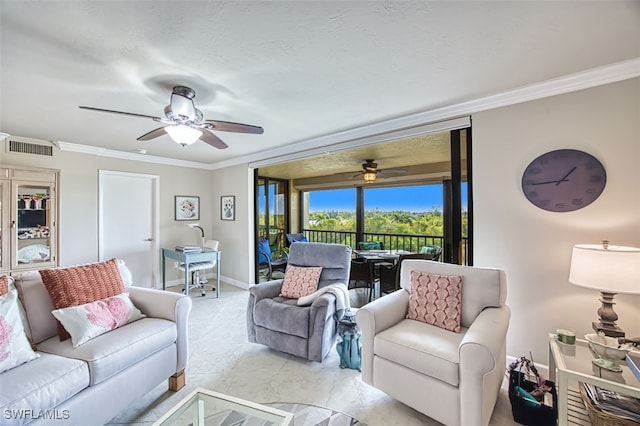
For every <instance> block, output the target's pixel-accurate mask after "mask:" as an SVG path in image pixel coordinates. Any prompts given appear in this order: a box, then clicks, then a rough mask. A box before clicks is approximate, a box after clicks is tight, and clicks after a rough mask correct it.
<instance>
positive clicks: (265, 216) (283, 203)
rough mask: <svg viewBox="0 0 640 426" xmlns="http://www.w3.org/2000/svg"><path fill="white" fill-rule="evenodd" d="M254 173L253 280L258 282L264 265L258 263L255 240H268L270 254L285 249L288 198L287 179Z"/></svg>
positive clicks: (287, 228) (287, 225)
mask: <svg viewBox="0 0 640 426" xmlns="http://www.w3.org/2000/svg"><path fill="white" fill-rule="evenodd" d="M255 173H256V175H255V188H256V191H255V197H256V199H255V214H256V218H255V223H256V230H255V238H256V256H255V259H256V268H255V271H256V273H255V282H256V283H259V282H260V281H264V279H261V275H260V271H261V268H262V266H264V265H261V264H260V260H261V256H259V255H258V252H257V251H258V250H257V247H258V244H257V242H258V240H259V239H260V238H264V239H266V240H268V242H269V248H270V250H271V252H272V254H273V253H276V252H279V251H282V250H284V249H285V246H286V238H285V235H286V234H287V233H288V232H289V205H290V199H289V185H288V184H289V183H288V181H287V180H285V179H274V178H269V177H264V176H258V170H256V171H255ZM262 270H264V268H262ZM263 278H264V277H263Z"/></svg>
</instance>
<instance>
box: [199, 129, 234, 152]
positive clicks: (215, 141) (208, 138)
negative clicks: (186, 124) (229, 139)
mask: <svg viewBox="0 0 640 426" xmlns="http://www.w3.org/2000/svg"><path fill="white" fill-rule="evenodd" d="M200 140H203V141H205V142H206V143H208V144H209V145H211V146H213V147H214V148H218V149H225V148H228V145H227V144H226V143H224V142H222V139H220V138H219V137H217V136H216V135H214V134H213V133H211V132H210V131H208V130H207V129H202V136H200Z"/></svg>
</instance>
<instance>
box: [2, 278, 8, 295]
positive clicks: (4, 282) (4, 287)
mask: <svg viewBox="0 0 640 426" xmlns="http://www.w3.org/2000/svg"><path fill="white" fill-rule="evenodd" d="M7 293H9V277H8V276H6V275H2V276H0V296H3V295H5V294H7Z"/></svg>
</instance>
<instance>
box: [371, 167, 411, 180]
mask: <svg viewBox="0 0 640 426" xmlns="http://www.w3.org/2000/svg"><path fill="white" fill-rule="evenodd" d="M404 174H407V171H406V170H405V169H386V170H378V176H380V177H381V178H383V179H386V178H390V177H394V176H400V175H404Z"/></svg>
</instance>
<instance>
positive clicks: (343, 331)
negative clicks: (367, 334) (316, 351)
mask: <svg viewBox="0 0 640 426" xmlns="http://www.w3.org/2000/svg"><path fill="white" fill-rule="evenodd" d="M360 336H361V333H360V328H359V327H358V325H357V324H356V323H355V319H353V317H347V318H346V319H343V320H342V321H340V322H339V323H338V343H337V345H336V350H337V351H338V355H339V356H340V368H351V369H352V370H358V371H360V367H361V365H362V344H361V343H360Z"/></svg>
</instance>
